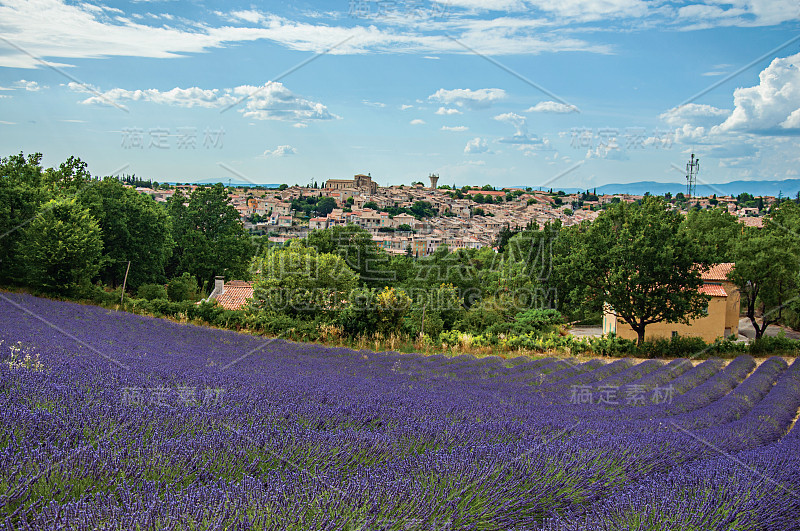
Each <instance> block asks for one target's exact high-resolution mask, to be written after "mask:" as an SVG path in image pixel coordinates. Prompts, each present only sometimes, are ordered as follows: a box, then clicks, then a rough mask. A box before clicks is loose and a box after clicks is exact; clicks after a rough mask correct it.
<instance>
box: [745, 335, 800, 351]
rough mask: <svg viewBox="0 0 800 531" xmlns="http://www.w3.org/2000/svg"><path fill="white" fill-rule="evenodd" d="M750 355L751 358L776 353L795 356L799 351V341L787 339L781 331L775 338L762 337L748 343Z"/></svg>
mask: <svg viewBox="0 0 800 531" xmlns="http://www.w3.org/2000/svg"><path fill="white" fill-rule="evenodd" d="M749 350H750V354H751V355H753V356H762V355H764V354H774V353H778V352H786V353H791V354H795V353H797V351H798V350H800V341H796V340H794V339H789V338H788V337H786V335H785V334H784V332H783V330H781V331H780V333H779V334H778V335H777V336H776V337H770V336H763V337H761V338H760V339H756V340H755V341H752V342H750V345H749Z"/></svg>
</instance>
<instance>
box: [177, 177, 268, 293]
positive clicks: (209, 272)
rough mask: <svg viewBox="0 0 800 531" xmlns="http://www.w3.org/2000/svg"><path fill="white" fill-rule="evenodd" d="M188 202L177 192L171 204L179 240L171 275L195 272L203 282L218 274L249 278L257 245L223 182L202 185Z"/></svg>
mask: <svg viewBox="0 0 800 531" xmlns="http://www.w3.org/2000/svg"><path fill="white" fill-rule="evenodd" d="M186 202H187V199H186V197H185V196H184V195H183V194H181V193H180V192H175V194H174V195H173V196H172V197H171V198H170V199H169V203H168V206H167V211H168V213H169V214H170V217H171V218H172V223H173V238H174V240H175V249H174V251H173V254H172V258H171V259H170V261H169V263H168V266H167V275H168V276H170V277H175V276H180V274H182V273H184V272H186V273H191V274H192V275H193V276H194V277H195V278H196V279H197V281H198V284H200V285H202V284H203V282H204V281H205V282H211V281H213V279H214V276H216V275H224V276H226V277H228V278H245V277H246V276H247V274H248V264H249V262H250V259H251V258H252V256H253V254H254V253H255V248H254V247H253V245H252V243H251V242H250V237H249V236H248V234H247V232H246V231H245V230H244V227H243V225H242V222H241V220H240V219H239V212H237V210H236V209H235V208H234V207H233V205H231V203H230V198H229V197H228V195H227V193H226V192H225V188H224V187H223V186H222V184H219V183H217V184H215V185H214V186H211V187H205V186H204V187H198V188H196V189H195V190H193V191H192V194H191V196H190V197H189V198H188V204H185V203H186Z"/></svg>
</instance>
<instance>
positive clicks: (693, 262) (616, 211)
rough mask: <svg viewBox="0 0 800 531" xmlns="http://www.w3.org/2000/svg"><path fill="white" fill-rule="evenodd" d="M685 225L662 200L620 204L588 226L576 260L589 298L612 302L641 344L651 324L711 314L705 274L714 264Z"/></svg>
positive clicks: (578, 271) (655, 198)
mask: <svg viewBox="0 0 800 531" xmlns="http://www.w3.org/2000/svg"><path fill="white" fill-rule="evenodd" d="M681 225H682V217H681V215H680V214H679V213H678V212H675V211H670V210H668V209H667V206H666V204H665V203H664V200H663V198H661V197H653V196H650V197H647V198H645V199H644V200H643V201H642V203H641V204H640V205H639V204H635V203H634V204H626V203H620V204H619V205H614V206H613V207H611V208H609V209H608V210H606V211H605V212H603V213H602V214H601V215H600V216H599V217H598V218H597V219H596V220H595V221H594V223H592V224H591V225H590V226H589V227H588V229H587V230H586V232H585V233H584V234H583V235H582V236H583V237H582V238H581V239H580V241H579V242H578V244H579V246H578V248H577V249H575V252H574V253H572V255H571V262H572V263H571V266H572V267H573V268H574V269H575V271H576V272H577V273H578V276H579V279H580V281H581V282H582V283H583V284H585V285H586V287H587V295H588V296H589V297H590V298H593V299H599V300H602V301H604V302H606V303H608V304H609V305H610V307H611V309H612V311H613V312H614V313H615V314H616V315H617V316H618V317H620V318H621V319H622V320H623V321H625V322H626V323H628V325H630V327H631V328H633V330H634V331H636V334H637V336H638V343H639V344H642V343H643V342H644V339H645V329H646V327H647V325H648V324H652V323H658V322H661V321H666V322H673V323H674V322H678V323H688V321H689V319H690V318H693V317H699V316H701V315H703V314H704V313H705V311H706V308H707V304H708V300H709V298H708V296H706V295H703V294H701V293H700V292H699V287H700V286H701V285H702V280H701V278H700V271H701V269H702V268H704V267H707V266H708V265H709V264H708V261H704V260H703V259H702V258H698V256H699V249H698V248H697V244H696V243H695V242H694V241H693V240H692V238H691V237H690V236H689V235H688V234H687V232H686V231H685V230H684V229H683V228H682V226H681Z"/></svg>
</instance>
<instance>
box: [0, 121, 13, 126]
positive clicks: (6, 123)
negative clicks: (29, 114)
mask: <svg viewBox="0 0 800 531" xmlns="http://www.w3.org/2000/svg"><path fill="white" fill-rule="evenodd" d="M0 124H3V125H16V124H17V122H8V121H6V120H0Z"/></svg>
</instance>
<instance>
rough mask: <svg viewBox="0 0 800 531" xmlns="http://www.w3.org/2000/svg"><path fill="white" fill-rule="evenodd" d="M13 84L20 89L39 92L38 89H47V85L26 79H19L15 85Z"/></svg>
mask: <svg viewBox="0 0 800 531" xmlns="http://www.w3.org/2000/svg"><path fill="white" fill-rule="evenodd" d="M12 86H13V87H14V88H18V89H25V90H27V91H28V92H38V91H40V90H42V89H46V88H47V87H46V86H42V85H40V84H39V83H37V82H36V81H25V80H24V79H20V80H19V81H17V82H16V83H14V85H12Z"/></svg>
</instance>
